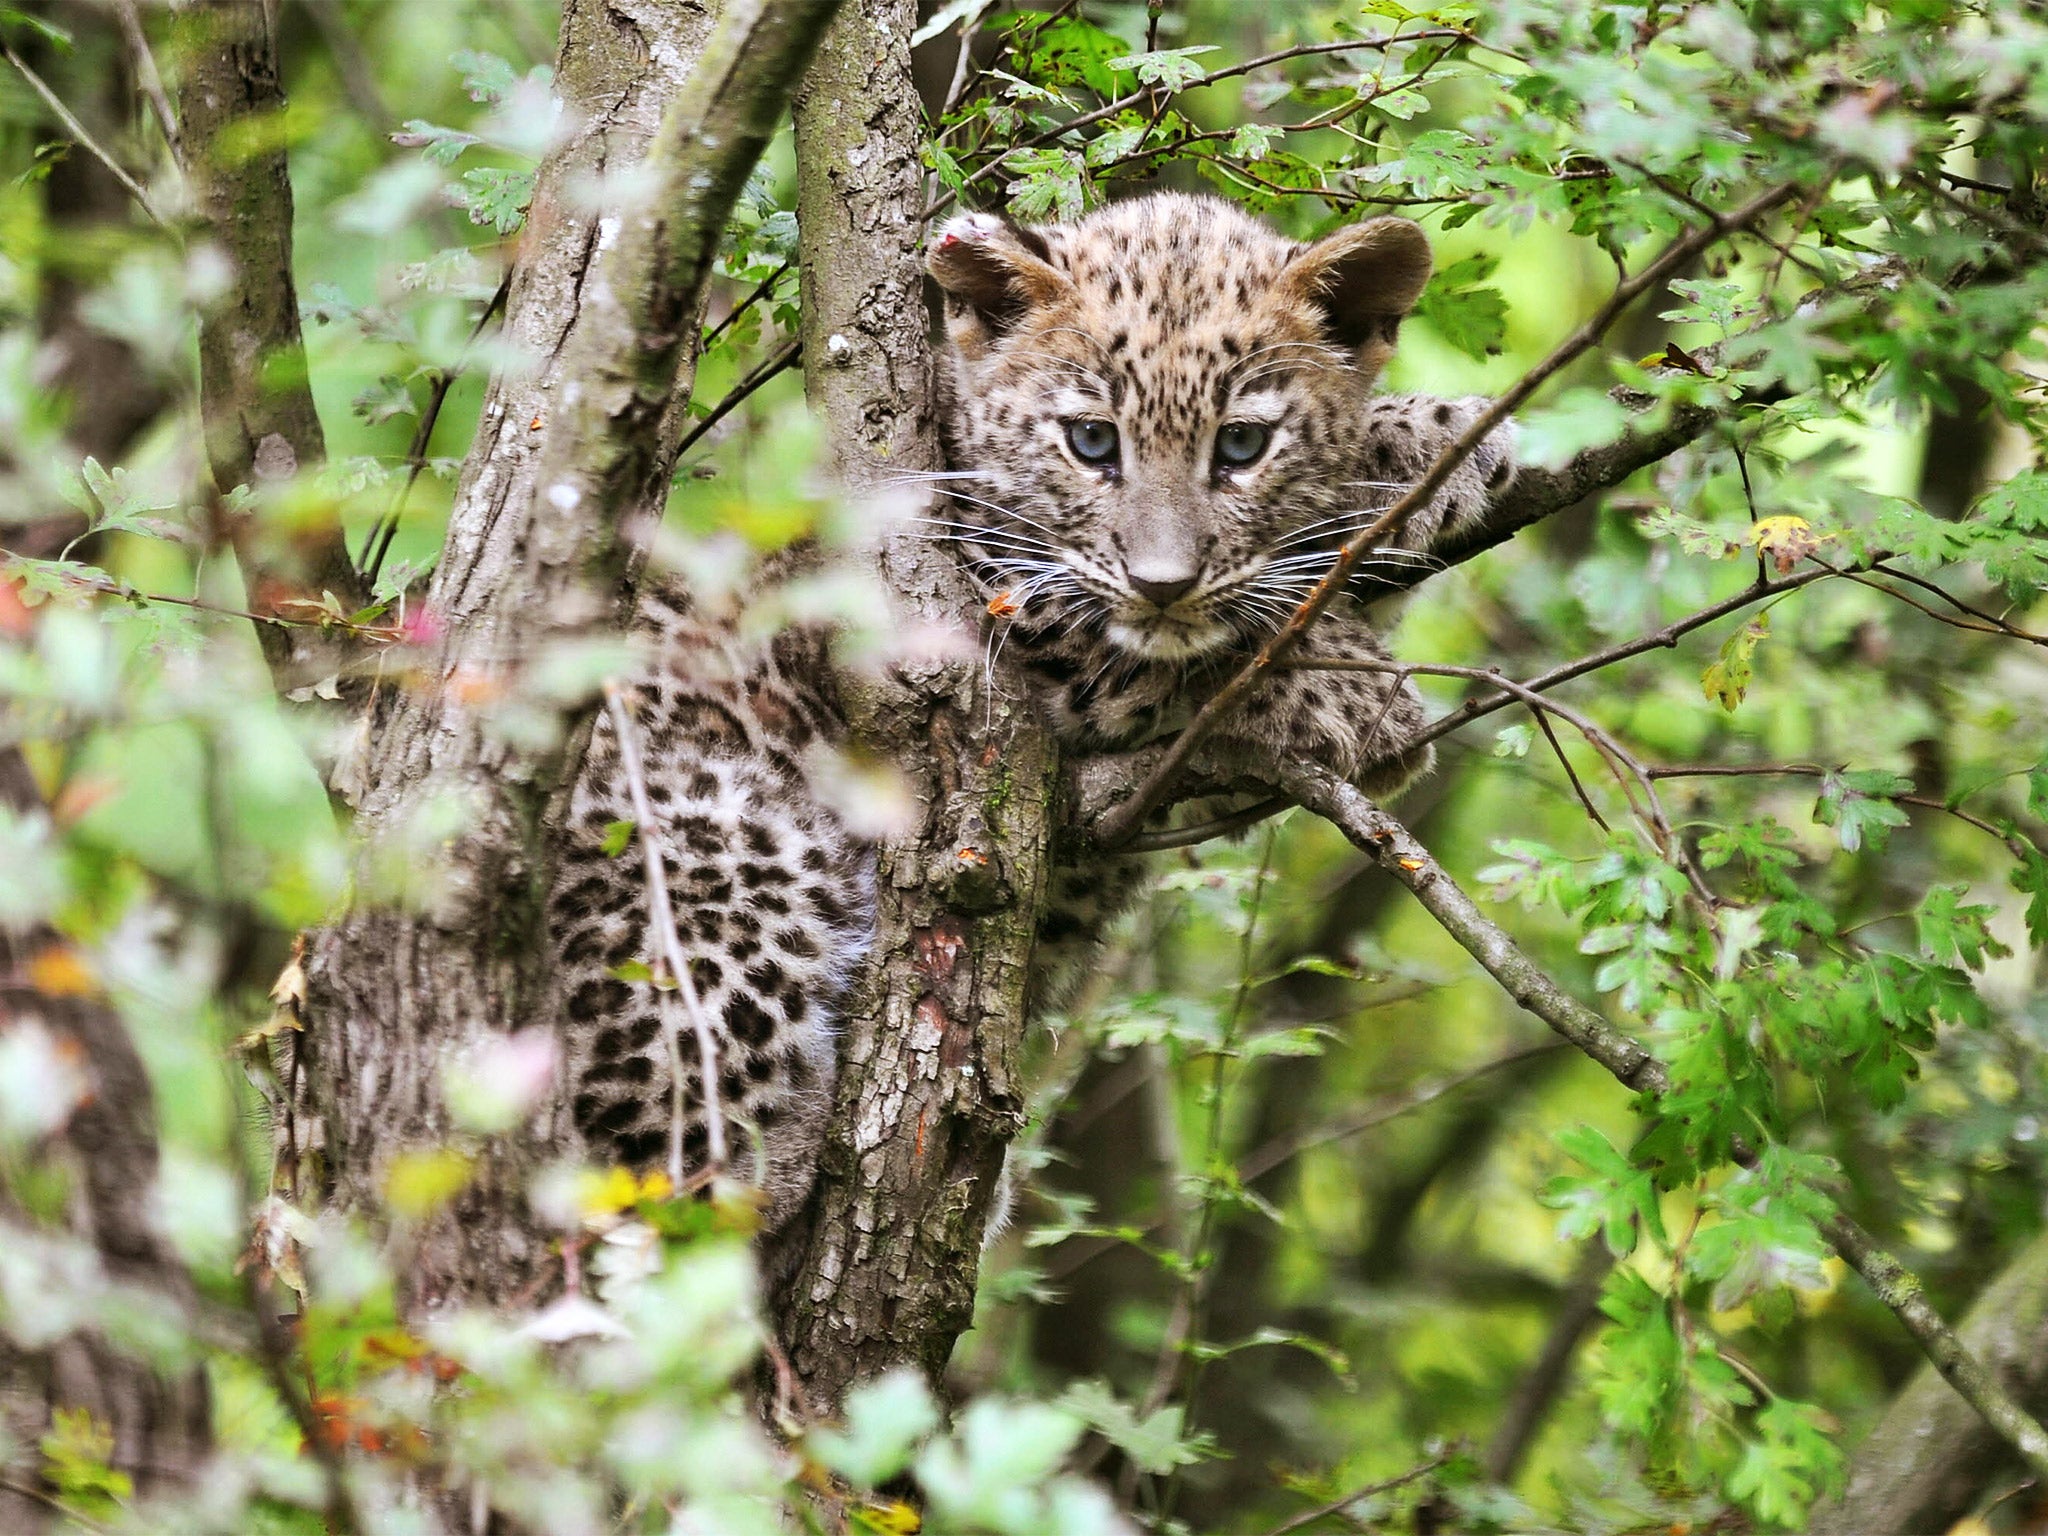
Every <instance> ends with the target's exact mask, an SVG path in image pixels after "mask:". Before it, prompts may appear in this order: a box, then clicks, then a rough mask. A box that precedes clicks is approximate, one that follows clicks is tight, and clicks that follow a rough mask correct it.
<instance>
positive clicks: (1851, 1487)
mask: <svg viewBox="0 0 2048 1536" xmlns="http://www.w3.org/2000/svg"><path fill="white" fill-rule="evenodd" d="M1956 1331H1957V1332H1958V1333H1959V1334H1961V1335H1962V1339H1963V1343H1964V1344H1965V1345H1967V1346H1968V1348H1969V1350H1970V1352H1971V1353H1972V1354H1974V1355H1975V1356H1976V1357H1977V1358H1978V1359H1980V1360H1982V1361H1983V1362H1984V1363H1985V1365H1986V1366H1988V1367H1989V1368H1990V1369H1991V1370H1992V1371H1993V1372H1995V1373H1996V1374H1997V1375H1998V1377H1999V1379H2000V1380H2001V1381H2002V1382H2003V1383H2004V1385H2005V1387H2006V1389H2007V1390H2008V1391H2010V1392H2011V1393H2012V1394H2013V1395H2014V1396H2015V1397H2016V1398H2018V1399H2019V1401H2020V1402H2021V1403H2023V1404H2024V1405H2025V1406H2026V1407H2027V1408H2029V1409H2031V1410H2032V1411H2033V1412H2035V1413H2036V1414H2039V1413H2042V1412H2044V1411H2048V1237H2037V1238H2035V1239H2034V1240H2033V1242H2031V1243H2029V1244H2028V1245H2027V1246H2026V1247H2025V1248H2023V1249H2022V1250H2021V1251H2020V1253H2019V1256H2018V1257H2017V1258H2015V1259H2014V1260H2013V1261H2012V1262H2011V1263H2010V1264H2008V1265H2007V1266H2006V1267H2005V1268H2004V1270H2002V1271H2001V1272H2000V1273H1999V1274H1998V1275H1997V1276H1996V1277H1995V1278H1994V1279H1993V1280H1992V1281H1991V1283H1990V1284H1989V1285H1987V1286H1985V1288H1984V1291H1983V1294H1981V1295H1980V1296H1978V1298H1977V1300H1976V1301H1975V1302H1974V1303H1973V1304H1972V1305H1971V1307H1970V1311H1969V1315H1968V1316H1967V1317H1965V1318H1964V1319H1963V1321H1962V1324H1961V1325H1960V1326H1959V1327H1958V1328H1957V1330H1956ZM2005 1469H2009V1470H2010V1471H2011V1473H2012V1482H2011V1483H2010V1484H2008V1485H2007V1486H2008V1487H2011V1486H2015V1485H2017V1484H2018V1483H2019V1481H2020V1479H2021V1477H2022V1476H2024V1471H2023V1469H2022V1468H2021V1467H2020V1466H2019V1463H2018V1459H2017V1458H2016V1457H2015V1456H2014V1455H2013V1454H2012V1451H2011V1449H2010V1448H2009V1447H2008V1446H2007V1445H2006V1443H2005V1441H2004V1440H2003V1439H2002V1438H2000V1436H1999V1434H1998V1433H1997V1431H1996V1430H1994V1429H1992V1427H1991V1426H1990V1425H1989V1424H1987V1423H1986V1422H1985V1421H1984V1419H1983V1417H1982V1416H1981V1415H1980V1414H1979V1413H1978V1412H1977V1411H1976V1410H1975V1409H1974V1408H1972V1407H1971V1406H1970V1405H1969V1404H1968V1403H1966V1402H1964V1401H1963V1399H1962V1398H1961V1397H1959V1396H1957V1395H1956V1392H1955V1390H1954V1389H1953V1388H1951V1387H1950V1386H1949V1384H1948V1383H1947V1382H1946V1381H1944V1380H1943V1379H1942V1377H1941V1375H1940V1373H1939V1372H1938V1371H1936V1370H1935V1368H1934V1367H1933V1366H1932V1365H1924V1366H1922V1367H1921V1368H1920V1369H1919V1370H1918V1371H1917V1372H1915V1373H1914V1375H1913V1379H1912V1380H1911V1381H1909V1382H1908V1383H1907V1384H1906V1386H1905V1387H1904V1388H1903V1389H1902V1390H1901V1391H1900V1392H1899V1394H1898V1395H1897V1396H1896V1397H1894V1398H1893V1399H1892V1400H1891V1403H1890V1404H1889V1405H1888V1406H1887V1407H1886V1408H1885V1411H1884V1414H1883V1416H1882V1417H1881V1418H1879V1419H1878V1421H1877V1423H1876V1424H1874V1425H1872V1426H1871V1429H1870V1433H1869V1434H1867V1435H1866V1436H1864V1439H1863V1443H1862V1444H1861V1445H1860V1446H1858V1447H1857V1448H1856V1454H1855V1455H1854V1456H1853V1457H1851V1458H1850V1461H1849V1483H1848V1486H1847V1487H1846V1488H1844V1489H1843V1491H1842V1495H1841V1497H1840V1498H1838V1499H1831V1500H1829V1501H1828V1502H1826V1503H1824V1504H1820V1505H1817V1506H1815V1508H1814V1510H1813V1513H1812V1515H1811V1516H1810V1517H1809V1520H1808V1523H1807V1529H1808V1531H1810V1532H1811V1533H1812V1536H1910V1533H1912V1532H1915V1531H1942V1530H1947V1529H1948V1528H1949V1527H1950V1526H1951V1525H1953V1524H1954V1523H1955V1522H1956V1521H1957V1520H1959V1519H1961V1518H1962V1517H1963V1516H1964V1515H1966V1514H1968V1513H1969V1512H1970V1510H1971V1509H1973V1508H1975V1507H1977V1506H1978V1505H1980V1504H1981V1503H1982V1502H1983V1500H1984V1498H1985V1497H1986V1493H1987V1490H1988V1489H1990V1488H1991V1486H1992V1480H1993V1479H1994V1478H1995V1477H1996V1476H1997V1474H1998V1473H1999V1472H2000V1471H2001V1470H2005Z"/></svg>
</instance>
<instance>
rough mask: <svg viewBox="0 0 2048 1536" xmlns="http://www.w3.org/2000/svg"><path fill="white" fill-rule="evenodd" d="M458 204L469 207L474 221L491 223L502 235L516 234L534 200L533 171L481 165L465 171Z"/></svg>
mask: <svg viewBox="0 0 2048 1536" xmlns="http://www.w3.org/2000/svg"><path fill="white" fill-rule="evenodd" d="M455 198H456V206H458V207H460V208H466V209H468V210H469V221H470V222H471V223H472V224H488V225H490V226H491V227H492V228H493V229H495V230H497V232H498V233H499V234H501V235H510V234H515V233H517V231H518V230H519V227H520V226H521V225H522V224H524V223H525V222H526V209H527V206H528V204H530V203H531V202H532V201H533V172H532V171H530V170H506V169H504V168H502V167H499V166H478V167H477V168H476V169H475V170H470V171H464V172H463V173H462V185H461V186H460V187H458V188H456V189H455Z"/></svg>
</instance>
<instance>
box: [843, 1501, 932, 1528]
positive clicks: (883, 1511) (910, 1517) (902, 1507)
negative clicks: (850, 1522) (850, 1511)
mask: <svg viewBox="0 0 2048 1536" xmlns="http://www.w3.org/2000/svg"><path fill="white" fill-rule="evenodd" d="M854 1515H855V1518H856V1519H857V1520H858V1521H859V1522H860V1524H861V1525H862V1526H864V1527H866V1528H867V1529H868V1530H870V1531H876V1532H880V1533H883V1536H917V1532H919V1531H921V1530H923V1529H924V1517H923V1516H922V1515H920V1514H919V1513H918V1512H917V1511H916V1510H914V1509H912V1508H911V1507H910V1506H909V1505H908V1504H905V1503H904V1502H903V1501H902V1500H900V1499H899V1500H897V1501H896V1502H895V1503H893V1504H869V1505H865V1506H864V1507H862V1508H861V1509H859V1510H856V1511H855V1512H854Z"/></svg>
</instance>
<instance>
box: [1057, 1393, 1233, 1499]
mask: <svg viewBox="0 0 2048 1536" xmlns="http://www.w3.org/2000/svg"><path fill="white" fill-rule="evenodd" d="M1054 1406H1055V1407H1057V1408H1063V1409H1065V1410H1066V1411H1067V1412H1068V1413H1071V1414H1073V1415H1075V1416H1076V1417H1077V1418H1079V1419H1080V1420H1082V1422H1084V1423H1085V1424H1087V1426H1088V1427H1089V1428H1090V1429H1092V1430H1094V1431H1095V1432H1096V1433H1097V1434H1099V1435H1101V1436H1102V1438H1103V1439H1105V1440H1107V1441H1108V1442H1109V1443H1110V1444H1111V1445H1113V1446H1115V1447H1116V1448H1117V1449H1118V1450H1120V1451H1122V1452H1123V1453H1124V1455H1125V1456H1127V1457H1129V1458H1130V1460H1131V1462H1132V1464H1133V1465H1135V1466H1136V1467H1137V1468H1138V1470H1139V1471H1141V1472H1149V1473H1151V1474H1152V1475H1153V1476H1155V1477H1158V1476H1163V1475H1164V1474H1166V1473H1168V1472H1171V1471H1172V1470H1173V1469H1174V1468H1175V1467H1187V1466H1193V1465H1194V1464H1195V1463H1196V1462H1198V1461H1201V1460H1203V1459H1205V1458H1207V1457H1210V1456H1213V1455H1215V1454H1216V1442H1215V1440H1214V1438H1213V1437H1211V1436H1209V1435H1196V1436H1194V1437H1193V1438H1188V1437H1186V1436H1185V1435H1184V1434H1183V1433H1182V1426H1183V1423H1184V1421H1185V1418H1186V1412H1187V1410H1186V1408H1185V1407H1184V1406H1183V1405H1182V1404H1179V1403H1173V1404H1169V1405H1168V1406H1166V1407H1164V1408H1160V1409H1158V1410H1156V1411H1155V1412H1153V1413H1150V1414H1147V1415H1145V1416H1144V1417H1142V1418H1141V1417H1139V1415H1138V1413H1137V1410H1136V1409H1134V1408H1132V1407H1131V1405H1130V1404H1128V1403H1126V1402H1124V1401H1123V1400H1122V1399H1121V1398H1119V1397H1118V1396H1117V1395H1116V1393H1115V1391H1114V1390H1113V1389H1112V1388H1111V1387H1110V1386H1109V1384H1108V1383H1107V1382H1105V1381H1101V1380H1090V1381H1078V1382H1075V1383H1074V1384H1073V1385H1072V1386H1070V1387H1068V1388H1067V1390H1066V1391H1064V1392H1062V1393H1061V1394H1060V1395H1059V1397H1058V1398H1057V1399H1055V1401H1054Z"/></svg>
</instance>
